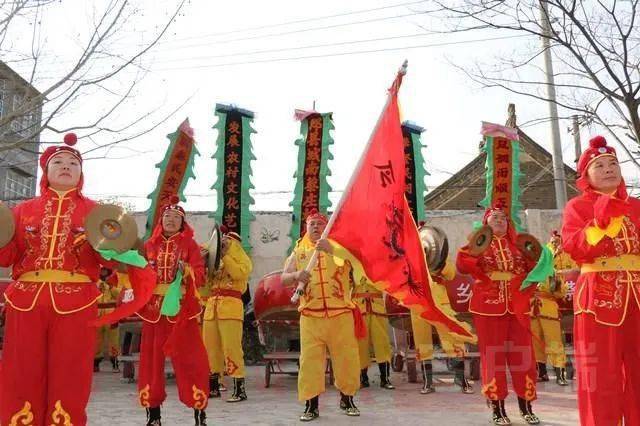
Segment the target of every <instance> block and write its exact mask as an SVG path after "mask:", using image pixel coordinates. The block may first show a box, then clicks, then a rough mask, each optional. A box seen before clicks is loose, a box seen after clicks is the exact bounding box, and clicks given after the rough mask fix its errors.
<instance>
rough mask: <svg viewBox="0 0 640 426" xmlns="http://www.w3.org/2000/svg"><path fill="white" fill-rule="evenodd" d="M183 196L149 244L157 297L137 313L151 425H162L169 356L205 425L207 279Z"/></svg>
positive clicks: (184, 395) (143, 399) (181, 392)
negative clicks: (202, 320) (203, 293)
mask: <svg viewBox="0 0 640 426" xmlns="http://www.w3.org/2000/svg"><path fill="white" fill-rule="evenodd" d="M177 203H178V199H177V197H176V199H174V200H172V203H170V204H167V205H165V207H164V208H163V209H162V213H161V215H160V220H159V222H158V223H157V224H156V226H155V228H154V230H153V233H152V234H151V237H150V238H149V240H147V242H145V244H144V252H145V256H146V258H147V260H148V261H149V265H150V266H151V267H152V268H153V270H154V271H155V272H156V276H157V284H156V287H155V290H154V295H153V297H152V298H151V300H150V301H149V303H147V304H146V305H145V306H144V307H143V309H141V310H140V311H138V312H137V315H138V316H139V317H140V318H142V320H143V323H142V341H141V343H140V369H139V371H140V372H139V377H138V399H139V402H140V405H142V406H143V407H144V408H145V409H146V411H147V425H148V426H157V425H160V424H161V413H160V405H161V404H162V403H163V402H164V400H165V398H166V396H167V394H166V392H165V371H164V365H165V355H168V356H169V357H170V358H171V361H172V363H173V369H174V371H175V374H176V381H177V385H178V396H179V398H180V401H181V402H182V403H183V404H185V405H186V406H188V407H190V408H193V410H194V417H195V424H196V426H202V425H206V413H205V411H204V410H205V408H206V407H207V403H208V396H209V381H208V377H209V363H208V359H207V352H206V349H205V347H204V343H203V342H202V334H201V331H200V326H199V324H198V317H199V316H200V313H201V311H202V309H201V306H200V303H199V301H198V299H197V297H196V287H198V286H201V285H202V284H203V283H204V259H203V257H202V255H201V253H200V247H199V246H198V244H197V243H196V242H195V240H194V238H193V230H192V228H191V226H189V224H188V223H187V221H186V217H185V212H184V209H183V208H182V207H180V206H179V205H178V204H177Z"/></svg>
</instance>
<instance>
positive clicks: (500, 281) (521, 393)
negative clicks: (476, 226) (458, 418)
mask: <svg viewBox="0 0 640 426" xmlns="http://www.w3.org/2000/svg"><path fill="white" fill-rule="evenodd" d="M483 224H484V225H488V226H489V227H490V228H491V230H492V231H493V237H492V239H491V242H490V244H489V246H488V247H487V248H486V249H485V250H484V251H483V252H482V253H480V254H473V253H472V252H471V251H470V246H469V245H467V246H464V247H462V248H461V249H460V251H459V252H458V257H457V261H456V266H457V267H458V270H459V271H460V272H462V273H463V274H469V275H471V276H472V277H473V278H474V279H475V283H474V284H473V290H472V296H471V300H470V302H469V311H470V312H471V313H472V314H473V323H474V325H475V327H476V332H477V334H478V350H479V352H480V365H481V366H480V368H481V376H482V394H483V395H484V396H485V397H486V398H487V399H488V400H489V401H490V403H491V407H492V410H493V415H492V421H493V424H494V425H509V424H511V420H510V419H509V417H508V416H507V413H506V410H505V406H504V401H505V399H506V397H507V394H508V391H507V374H506V366H507V365H508V366H509V371H510V373H511V379H512V382H513V387H514V389H515V392H516V394H517V395H518V405H519V408H520V414H521V416H522V417H523V419H524V420H525V422H526V423H527V424H538V423H540V420H539V419H538V417H537V416H536V415H535V414H534V413H533V411H532V408H531V402H532V401H533V400H535V399H536V364H535V359H534V356H533V348H532V344H531V327H530V318H529V311H530V308H529V300H530V298H531V296H532V292H533V291H534V290H535V287H534V286H531V287H530V288H529V289H527V290H526V291H521V290H520V286H521V284H522V282H523V280H524V279H525V277H526V276H527V274H528V272H529V271H531V270H532V269H533V268H534V266H535V262H533V261H531V260H528V259H527V257H525V255H524V254H523V253H522V252H521V251H520V249H518V247H517V246H516V236H517V235H516V231H515V228H514V226H513V224H512V222H511V220H510V219H509V218H508V217H507V215H506V213H505V211H504V208H503V207H502V206H500V205H496V206H493V207H491V208H488V209H487V210H486V212H485V214H484V219H483Z"/></svg>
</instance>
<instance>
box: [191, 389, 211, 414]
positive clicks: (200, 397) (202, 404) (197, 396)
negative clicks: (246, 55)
mask: <svg viewBox="0 0 640 426" xmlns="http://www.w3.org/2000/svg"><path fill="white" fill-rule="evenodd" d="M191 390H193V401H194V402H193V408H195V409H196V410H204V409H205V408H206V407H207V402H208V401H209V396H208V395H207V394H206V393H204V391H203V390H202V389H198V388H197V387H196V385H193V386H192V387H191Z"/></svg>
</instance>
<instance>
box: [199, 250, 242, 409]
mask: <svg viewBox="0 0 640 426" xmlns="http://www.w3.org/2000/svg"><path fill="white" fill-rule="evenodd" d="M252 269H253V265H252V263H251V259H249V256H247V254H246V253H245V252H244V250H243V248H242V245H241V243H240V242H239V241H237V240H235V239H231V238H229V248H228V250H227V252H226V254H225V255H224V256H223V257H222V260H221V262H220V268H219V269H218V270H217V271H215V272H213V274H211V273H210V276H209V280H208V282H207V290H206V292H207V293H208V298H207V299H206V304H205V310H204V317H203V326H202V334H203V340H204V344H205V347H206V348H207V354H208V356H209V368H210V370H211V373H212V374H213V375H216V376H217V377H216V379H217V380H219V378H220V377H221V376H222V374H223V373H226V374H227V375H228V376H230V377H233V378H234V386H236V382H237V380H236V379H242V378H244V375H245V369H244V352H243V350H242V324H243V321H244V306H243V303H242V294H243V293H244V292H245V291H246V290H247V282H248V280H249V275H250V274H251V270H252ZM216 384H217V382H216ZM243 386H244V384H243ZM216 387H217V386H216ZM235 390H236V389H235V388H234V394H235V393H236V392H235ZM232 399H233V396H232ZM245 399H246V396H245ZM231 402H235V401H231Z"/></svg>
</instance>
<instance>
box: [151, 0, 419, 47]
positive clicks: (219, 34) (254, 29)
mask: <svg viewBox="0 0 640 426" xmlns="http://www.w3.org/2000/svg"><path fill="white" fill-rule="evenodd" d="M427 1H430V0H420V1H411V2H405V3H397V4H392V5H387V6H380V7H375V8H371V9H360V10H354V11H349V12H343V13H336V14H333V15H325V16H316V17H313V18H303V19H298V20H294V21H286V22H280V23H277V24H267V25H259V26H255V27H247V28H241V29H238V30H231V31H223V32H217V33H210V34H205V35H200V36H192V37H184V38H181V39H174V40H172V41H171V42H166V43H172V42H175V41H185V40H195V39H203V38H208V37H219V36H223V35H231V34H237V33H243V32H249V31H257V30H264V29H267V28H278V27H284V26H288V25H295V24H304V23H308V22H315V21H322V20H325V19H332V18H341V17H343V16H349V15H359V14H362V13H369V12H377V11H379V10H385V9H393V8H396V7H404V6H412V5H415V4H420V3H426V2H427ZM163 44H164V43H163Z"/></svg>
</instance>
